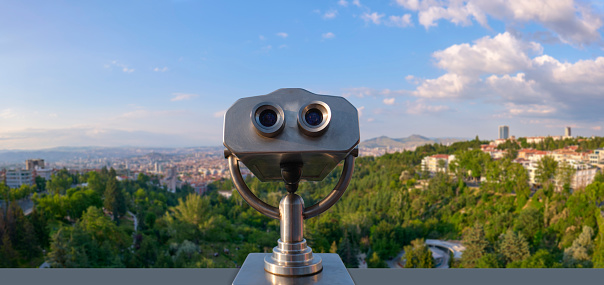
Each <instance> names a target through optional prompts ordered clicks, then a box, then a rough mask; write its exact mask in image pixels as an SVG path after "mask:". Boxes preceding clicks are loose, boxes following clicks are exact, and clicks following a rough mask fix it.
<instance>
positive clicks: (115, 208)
mask: <svg viewBox="0 0 604 285" xmlns="http://www.w3.org/2000/svg"><path fill="white" fill-rule="evenodd" d="M111 170H113V168H111ZM104 206H105V209H107V210H109V211H111V212H112V213H113V220H114V221H115V223H116V224H118V225H119V222H120V220H119V218H120V216H123V215H124V214H126V198H125V197H124V193H123V192H122V189H121V188H120V187H119V186H118V182H117V179H116V178H115V176H113V177H109V179H108V180H107V189H106V190H105V202H104Z"/></svg>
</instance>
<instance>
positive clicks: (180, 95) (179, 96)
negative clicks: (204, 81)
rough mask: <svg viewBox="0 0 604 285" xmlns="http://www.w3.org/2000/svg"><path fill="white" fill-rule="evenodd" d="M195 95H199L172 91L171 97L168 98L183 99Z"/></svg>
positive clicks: (173, 99) (191, 97)
mask: <svg viewBox="0 0 604 285" xmlns="http://www.w3.org/2000/svg"><path fill="white" fill-rule="evenodd" d="M196 97H199V95H197V94H191V93H172V99H170V101H183V100H189V99H193V98H196Z"/></svg>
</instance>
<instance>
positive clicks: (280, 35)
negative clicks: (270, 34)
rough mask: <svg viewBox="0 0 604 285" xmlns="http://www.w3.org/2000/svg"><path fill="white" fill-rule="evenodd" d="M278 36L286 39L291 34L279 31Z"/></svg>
mask: <svg viewBox="0 0 604 285" xmlns="http://www.w3.org/2000/svg"><path fill="white" fill-rule="evenodd" d="M277 36H278V37H282V38H284V39H285V38H287V37H288V36H289V35H288V34H287V33H284V32H280V33H277Z"/></svg>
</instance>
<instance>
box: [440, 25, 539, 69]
mask: <svg viewBox="0 0 604 285" xmlns="http://www.w3.org/2000/svg"><path fill="white" fill-rule="evenodd" d="M529 52H534V53H541V52H542V47H541V45H539V44H538V43H535V42H530V43H526V42H524V41H522V40H520V39H517V38H515V37H514V36H512V35H511V34H510V33H508V32H505V33H503V34H498V35H497V36H495V37H493V38H491V37H488V36H487V37H483V38H481V39H478V40H476V41H475V42H474V45H470V44H467V43H466V44H459V45H453V46H450V47H448V48H446V49H445V50H442V51H437V52H435V53H434V54H433V56H434V58H435V59H436V60H437V61H438V63H437V65H438V67H440V68H442V69H445V70H447V71H450V72H453V73H457V74H460V75H461V74H463V75H468V74H471V75H478V74H485V73H495V74H505V73H510V72H514V71H517V70H520V69H524V68H527V67H529V66H530V64H531V60H530V58H529V57H528V53H529Z"/></svg>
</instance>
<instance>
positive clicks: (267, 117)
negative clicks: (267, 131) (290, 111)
mask: <svg viewBox="0 0 604 285" xmlns="http://www.w3.org/2000/svg"><path fill="white" fill-rule="evenodd" d="M258 120H259V121H260V124H262V125H263V126H265V127H267V128H268V127H272V126H274V125H275V124H276V123H277V113H275V111H273V110H271V109H266V110H264V111H262V112H260V116H258Z"/></svg>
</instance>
